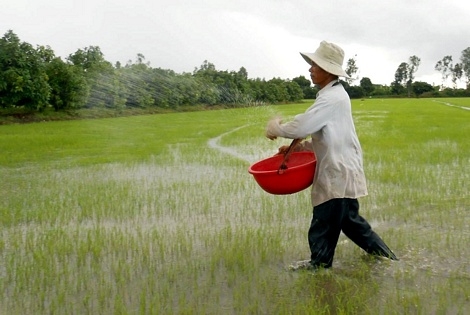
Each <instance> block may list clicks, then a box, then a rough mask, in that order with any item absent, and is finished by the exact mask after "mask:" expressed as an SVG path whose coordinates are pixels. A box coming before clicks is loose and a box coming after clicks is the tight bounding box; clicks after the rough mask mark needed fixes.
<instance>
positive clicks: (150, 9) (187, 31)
mask: <svg viewBox="0 0 470 315" xmlns="http://www.w3.org/2000/svg"><path fill="white" fill-rule="evenodd" d="M0 8H1V9H0V31H1V32H2V34H1V36H3V35H4V34H5V33H6V32H7V31H8V30H9V29H11V30H13V32H14V33H16V34H17V35H18V37H19V38H20V40H22V41H25V42H28V43H30V44H32V45H34V46H36V45H48V46H50V47H51V48H52V49H53V50H54V52H55V53H56V55H58V56H61V57H64V58H65V57H66V56H68V55H69V54H72V53H74V52H76V51H77V49H80V48H85V47H88V46H99V47H100V48H101V51H102V52H103V53H104V55H105V59H106V60H108V61H110V62H112V63H113V64H114V63H115V62H116V61H120V62H121V63H123V64H125V63H126V62H127V61H128V60H133V61H135V60H136V56H137V54H138V53H141V54H143V55H144V56H145V58H146V61H147V62H150V65H151V66H152V67H155V68H157V67H159V68H164V69H171V70H174V71H176V72H177V73H182V72H192V71H193V70H194V68H196V67H199V66H200V65H201V64H202V63H203V62H204V60H207V61H209V62H211V63H213V64H214V65H215V66H216V68H217V69H218V70H229V71H232V70H233V71H238V70H239V69H240V67H245V68H246V70H247V71H248V75H249V77H250V78H265V79H267V80H268V79H271V78H273V77H280V78H283V79H292V78H294V77H298V76H299V75H304V76H305V77H308V65H307V64H306V63H305V61H304V60H303V59H302V58H301V56H300V55H299V52H300V51H302V52H304V51H305V52H313V51H315V49H316V48H317V47H318V45H319V43H320V41H321V40H327V41H330V42H333V43H336V44H338V45H340V46H341V47H342V48H343V49H344V50H345V55H346V56H345V63H346V60H347V59H349V58H352V57H354V56H355V55H356V60H357V66H358V67H359V72H358V75H359V77H361V78H362V77H369V78H370V79H371V81H372V82H373V83H376V84H387V85H389V84H390V82H392V81H393V80H394V74H395V70H396V69H397V68H398V66H399V64H400V63H401V62H407V61H408V58H409V57H410V56H412V55H416V56H418V57H419V58H421V65H420V66H419V69H418V71H417V73H416V79H415V80H418V81H426V82H428V83H430V84H433V83H434V84H436V85H438V84H440V83H441V79H440V75H439V73H438V72H437V71H435V70H434V65H435V64H436V62H437V61H439V60H441V59H442V58H443V57H444V56H446V55H451V56H452V57H453V60H454V63H455V62H459V59H460V56H461V52H462V50H464V49H465V48H467V47H470V5H469V4H468V0H447V1H442V0H440V1H437V0H394V1H391V0H390V1H386V0H385V1H378V0H355V1H352V0H325V1H314V0H205V1H204V0H166V1H162V0H113V1H111V0H40V1H39V0H38V1H35V0H0ZM357 83H359V82H357Z"/></svg>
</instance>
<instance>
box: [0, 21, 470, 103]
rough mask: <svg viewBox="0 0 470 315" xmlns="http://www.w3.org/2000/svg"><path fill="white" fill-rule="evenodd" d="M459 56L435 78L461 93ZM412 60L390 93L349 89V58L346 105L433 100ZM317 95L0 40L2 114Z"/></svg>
mask: <svg viewBox="0 0 470 315" xmlns="http://www.w3.org/2000/svg"><path fill="white" fill-rule="evenodd" d="M464 52H465V54H464V55H463V57H462V58H461V60H462V62H461V63H458V64H455V65H454V64H452V58H451V57H450V56H446V57H445V58H444V59H443V60H442V61H440V62H438V64H439V67H438V65H437V64H436V70H438V71H441V72H442V75H443V78H444V77H445V78H446V79H447V77H448V76H449V75H452V79H453V81H452V82H456V80H460V79H461V78H462V77H463V76H465V77H467V90H466V91H467V92H468V78H470V74H469V70H470V48H467V49H466V50H465V51H464ZM414 57H415V58H414V59H411V57H410V62H409V63H403V64H401V65H400V66H399V68H398V69H397V73H396V74H395V81H394V82H392V84H391V86H390V87H388V86H381V85H374V84H372V82H371V81H370V79H368V78H362V79H361V81H360V85H359V86H353V85H351V83H352V82H353V81H354V75H355V73H356V72H357V70H358V67H357V65H356V62H355V58H350V59H349V60H348V62H347V65H346V72H347V73H348V74H349V75H350V76H351V77H352V78H353V79H350V80H346V81H343V82H342V83H343V85H345V87H346V90H347V91H348V93H349V94H350V96H351V97H353V98H355V97H364V96H390V95H403V94H404V93H405V91H407V92H408V96H412V95H422V94H424V93H426V92H432V93H434V94H435V93H440V92H439V89H437V88H436V87H432V86H431V90H429V89H428V88H429V87H428V86H427V85H428V84H427V83H423V82H421V83H419V82H413V79H414V77H413V74H414V73H415V72H416V70H417V67H418V66H419V58H417V57H416V56H414ZM459 69H460V70H459ZM459 71H460V72H459ZM446 75H447V76H446ZM454 78H455V81H454ZM356 79H357V78H356ZM441 90H442V89H441ZM454 90H455V87H454ZM317 92H318V90H317V89H316V88H315V87H312V86H311V82H310V80H309V79H307V78H305V77H304V76H299V77H297V78H294V79H292V80H289V79H287V80H285V79H281V78H272V79H270V80H265V79H260V78H256V79H251V78H248V72H247V70H246V69H245V68H244V67H241V68H240V69H239V70H238V71H227V70H226V71H220V70H217V69H216V67H215V65H214V64H212V63H210V62H208V61H204V62H203V64H202V65H201V66H200V67H197V68H195V69H194V71H193V72H192V73H181V74H178V73H176V72H174V71H173V70H169V69H162V68H153V67H151V66H150V63H149V62H146V60H145V56H143V55H142V54H137V57H136V60H135V61H128V62H127V63H126V64H125V65H122V64H121V63H120V62H117V63H116V64H115V65H113V64H111V63H110V62H109V61H107V60H106V59H105V58H104V54H103V53H102V52H101V50H100V48H99V47H98V46H89V47H86V48H83V49H78V50H77V51H76V52H74V53H72V54H70V55H69V56H68V57H66V58H65V60H62V58H60V57H57V56H56V55H55V53H54V51H53V50H52V49H51V48H50V47H49V46H37V47H33V46H32V45H31V44H29V43H26V42H22V41H21V40H20V39H19V37H18V36H17V35H16V34H15V33H14V32H13V31H12V30H9V31H7V32H6V33H5V35H4V36H3V37H2V38H1V39H0V108H3V109H11V108H13V109H14V108H25V109H28V110H33V111H43V110H45V109H47V108H53V109H54V110H56V111H61V110H71V109H72V110H73V109H80V108H95V107H102V108H113V109H123V108H149V107H159V108H172V109H176V108H178V107H180V106H193V105H204V106H215V105H223V106H246V105H257V104H266V103H269V104H274V103H288V102H297V101H300V100H302V99H305V98H308V99H311V98H315V95H316V93H317Z"/></svg>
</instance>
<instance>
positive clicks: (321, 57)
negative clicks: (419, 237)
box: [266, 41, 398, 270]
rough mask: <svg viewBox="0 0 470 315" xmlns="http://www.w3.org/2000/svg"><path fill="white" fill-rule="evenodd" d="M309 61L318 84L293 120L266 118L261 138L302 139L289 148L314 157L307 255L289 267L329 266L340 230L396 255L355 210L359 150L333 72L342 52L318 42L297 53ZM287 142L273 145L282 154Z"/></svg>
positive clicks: (368, 247) (362, 184) (369, 248)
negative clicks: (310, 49) (313, 47)
mask: <svg viewBox="0 0 470 315" xmlns="http://www.w3.org/2000/svg"><path fill="white" fill-rule="evenodd" d="M300 54H301V55H302V57H303V58H304V59H305V61H307V62H308V64H309V65H310V70H309V71H310V78H311V80H312V82H313V83H314V84H315V85H317V86H318V88H319V89H320V91H319V92H318V94H317V97H316V100H315V103H314V104H313V105H312V106H310V107H309V108H308V109H307V110H306V111H305V113H303V114H299V115H297V116H295V118H294V120H292V121H291V122H288V123H282V121H281V119H280V118H274V119H272V120H270V121H269V122H268V125H267V128H266V137H268V138H269V139H271V140H274V139H276V138H277V137H284V138H289V139H304V138H306V137H307V136H310V137H311V140H309V141H303V142H301V143H300V144H299V145H298V146H297V147H296V149H295V151H305V150H308V151H313V152H314V153H315V155H316V158H317V166H316V171H315V178H314V180H313V186H312V204H313V217H312V222H311V224H310V229H309V231H308V243H309V246H310V252H311V257H310V260H305V261H299V262H297V263H296V264H294V265H293V266H290V268H291V269H293V270H297V269H309V270H316V269H318V268H330V267H331V266H332V264H333V256H334V254H335V248H336V244H337V243H338V238H339V235H340V232H341V231H343V233H344V234H345V235H346V236H347V237H348V238H350V239H351V240H352V241H353V242H354V243H356V244H357V245H358V246H359V247H361V248H362V249H364V250H365V251H366V252H367V253H369V254H371V255H375V256H383V257H387V258H389V259H392V260H398V258H397V257H396V256H395V254H394V253H393V252H392V251H391V250H390V249H389V248H388V246H387V245H386V244H385V243H384V241H383V240H382V239H381V238H380V237H379V236H378V235H377V234H376V233H375V232H374V231H373V230H372V228H371V226H370V225H369V223H368V222H367V221H366V220H365V219H364V218H363V217H361V216H360V215H359V202H358V200H357V198H359V197H362V196H366V195H367V187H366V178H365V175H364V170H363V165H362V150H361V145H360V143H359V139H358V137H357V134H356V130H355V127H354V122H353V119H352V114H351V101H350V99H349V96H348V94H347V92H346V91H345V89H344V87H343V86H342V85H341V83H340V82H339V79H338V78H339V77H340V76H342V77H348V75H347V74H346V72H345V71H344V70H343V69H342V65H343V60H344V52H343V50H342V49H341V48H340V47H339V46H337V45H335V44H332V43H328V42H326V41H322V42H321V43H320V46H319V47H318V49H317V50H316V51H315V52H314V53H300ZM286 150H287V146H282V147H280V148H279V153H285V152H286Z"/></svg>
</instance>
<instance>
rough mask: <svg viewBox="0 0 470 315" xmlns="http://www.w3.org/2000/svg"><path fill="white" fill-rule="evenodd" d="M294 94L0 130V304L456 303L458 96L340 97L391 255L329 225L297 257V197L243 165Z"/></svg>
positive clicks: (460, 180)
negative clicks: (224, 106) (328, 255)
mask: <svg viewBox="0 0 470 315" xmlns="http://www.w3.org/2000/svg"><path fill="white" fill-rule="evenodd" d="M310 104H311V103H310V102H305V103H301V104H295V105H282V106H265V107H253V108H243V109H231V110H218V111H204V112H192V113H175V114H161V115H149V116H134V117H126V118H112V119H96V120H80V121H68V122H48V123H35V124H27V125H5V126H0V224H1V230H0V233H1V237H0V314H469V312H470V246H469V244H470V215H469V210H470V192H469V182H470V167H469V163H470V140H469V139H470V138H469V135H470V110H469V109H470V99H436V100H432V99H396V100H395V99H394V100H391V99H366V100H362V101H361V100H355V101H353V114H354V119H355V122H356V129H357V133H358V135H359V138H360V141H361V144H362V147H363V151H364V166H365V171H366V175H367V179H368V189H369V196H367V197H364V198H361V199H360V204H361V213H362V215H363V216H364V217H365V218H366V219H367V220H368V221H369V222H370V223H371V225H372V227H373V228H374V230H375V231H376V232H377V233H378V234H379V235H380V236H381V237H382V238H383V239H384V240H385V242H386V243H387V244H388V245H389V246H390V247H391V248H392V250H393V251H394V252H395V253H396V254H397V256H399V258H400V261H398V262H391V261H388V260H376V259H372V258H370V257H369V256H367V255H366V254H365V253H364V252H363V251H362V250H361V249H360V248H358V247H357V246H356V245H354V244H353V243H351V242H350V241H349V240H348V239H347V238H346V237H345V236H343V235H341V237H340V240H339V244H338V247H337V249H336V254H335V260H334V263H333V268H332V269H331V270H329V271H321V272H318V273H311V272H308V271H302V272H292V271H288V270H286V267H287V266H288V265H289V264H291V263H292V262H294V261H296V260H301V259H308V258H309V249H308V243H307V230H308V227H309V224H310V219H311V214H312V207H311V204H310V191H309V190H308V189H307V190H304V191H302V192H300V193H297V194H293V195H284V196H275V195H270V194H268V193H266V192H264V191H263V190H262V189H261V188H260V187H259V186H258V185H257V184H256V182H255V181H254V180H253V178H252V176H251V175H250V174H248V171H247V169H248V167H249V165H250V164H251V163H254V162H256V161H258V160H260V159H263V158H266V157H268V156H270V155H272V154H274V153H275V152H277V148H278V147H279V146H281V145H284V144H289V143H290V140H288V139H277V140H275V141H270V140H268V139H266V138H265V137H264V128H265V125H266V122H267V120H268V119H270V118H271V117H273V116H275V115H282V116H283V117H284V119H285V120H286V121H287V120H289V119H291V118H292V117H293V116H294V115H295V114H297V113H300V112H303V111H304V110H305V109H306V108H307V107H308V106H310Z"/></svg>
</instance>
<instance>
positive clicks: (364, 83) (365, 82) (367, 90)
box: [360, 77, 375, 96]
mask: <svg viewBox="0 0 470 315" xmlns="http://www.w3.org/2000/svg"><path fill="white" fill-rule="evenodd" d="M360 87H361V88H362V90H363V91H364V94H365V96H369V95H370V94H371V93H372V92H373V91H374V89H375V87H374V85H373V84H372V81H371V80H370V79H369V78H367V77H364V78H362V79H361V82H360Z"/></svg>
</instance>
